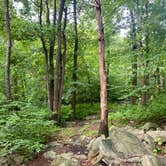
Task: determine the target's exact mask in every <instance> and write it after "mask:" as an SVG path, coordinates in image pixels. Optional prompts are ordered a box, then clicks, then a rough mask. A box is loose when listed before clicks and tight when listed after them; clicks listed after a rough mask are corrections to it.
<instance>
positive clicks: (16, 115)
mask: <svg viewBox="0 0 166 166" xmlns="http://www.w3.org/2000/svg"><path fill="white" fill-rule="evenodd" d="M11 108H12V109H11ZM13 108H14V109H13ZM16 108H17V110H16ZM49 116H50V115H49V113H48V110H47V109H43V108H39V107H35V106H32V105H31V104H27V103H21V102H13V103H11V104H9V105H5V104H4V105H3V106H2V107H1V108H0V128H1V129H0V147H1V148H0V149H1V151H0V155H7V154H11V153H19V154H22V155H24V156H26V157H29V156H31V155H32V154H34V153H36V152H39V151H41V150H42V149H43V148H44V147H45V145H44V143H45V141H46V140H47V137H48V136H49V135H50V134H52V133H53V132H55V131H56V130H57V128H56V127H55V126H54V124H53V122H52V121H50V120H49Z"/></svg>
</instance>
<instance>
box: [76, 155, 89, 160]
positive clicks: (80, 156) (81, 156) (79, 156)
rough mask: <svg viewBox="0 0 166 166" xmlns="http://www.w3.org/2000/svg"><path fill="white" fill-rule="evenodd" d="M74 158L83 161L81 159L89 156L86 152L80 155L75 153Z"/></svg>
mask: <svg viewBox="0 0 166 166" xmlns="http://www.w3.org/2000/svg"><path fill="white" fill-rule="evenodd" d="M74 158H76V159H78V160H80V161H81V160H86V159H87V156H85V155H84V154H80V155H74Z"/></svg>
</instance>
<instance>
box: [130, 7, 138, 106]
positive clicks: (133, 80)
mask: <svg viewBox="0 0 166 166" xmlns="http://www.w3.org/2000/svg"><path fill="white" fill-rule="evenodd" d="M130 17H131V32H130V33H131V35H130V36H131V37H130V38H131V54H132V55H131V65H132V76H131V77H132V78H131V84H132V90H133V91H134V90H135V89H136V86H137V55H136V53H135V50H136V49H137V43H136V21H135V16H134V11H133V10H130ZM131 104H136V96H135V95H132V96H131Z"/></svg>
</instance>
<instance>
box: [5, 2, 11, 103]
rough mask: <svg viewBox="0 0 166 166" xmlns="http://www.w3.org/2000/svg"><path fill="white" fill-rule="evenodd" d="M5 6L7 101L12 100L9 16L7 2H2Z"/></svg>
mask: <svg viewBox="0 0 166 166" xmlns="http://www.w3.org/2000/svg"><path fill="white" fill-rule="evenodd" d="M4 4H5V26H6V39H7V42H6V43H7V46H6V47H7V48H6V65H5V89H6V98H7V100H9V101H10V100H12V96H11V85H10V59H11V48H12V41H11V35H10V14H9V0H4Z"/></svg>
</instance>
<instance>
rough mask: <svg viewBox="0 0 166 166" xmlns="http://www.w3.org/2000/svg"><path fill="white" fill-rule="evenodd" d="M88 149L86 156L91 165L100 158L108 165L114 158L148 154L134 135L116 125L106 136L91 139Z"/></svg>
mask: <svg viewBox="0 0 166 166" xmlns="http://www.w3.org/2000/svg"><path fill="white" fill-rule="evenodd" d="M88 149H89V154H88V158H89V160H91V162H92V164H93V165H95V164H97V163H99V161H101V160H102V161H103V160H104V162H105V163H106V164H107V165H110V164H111V163H113V161H114V160H119V159H120V160H121V159H125V158H128V157H132V156H133V155H138V156H140V155H144V154H148V151H147V150H146V149H145V148H144V146H143V144H142V143H141V141H140V140H139V139H138V138H137V137H136V136H135V135H133V134H131V133H129V132H127V131H125V130H123V129H119V128H116V127H113V128H111V130H110V136H109V137H108V138H105V137H103V136H101V137H98V138H96V139H94V140H92V141H91V142H90V144H89V146H88ZM110 162H111V163H110Z"/></svg>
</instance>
